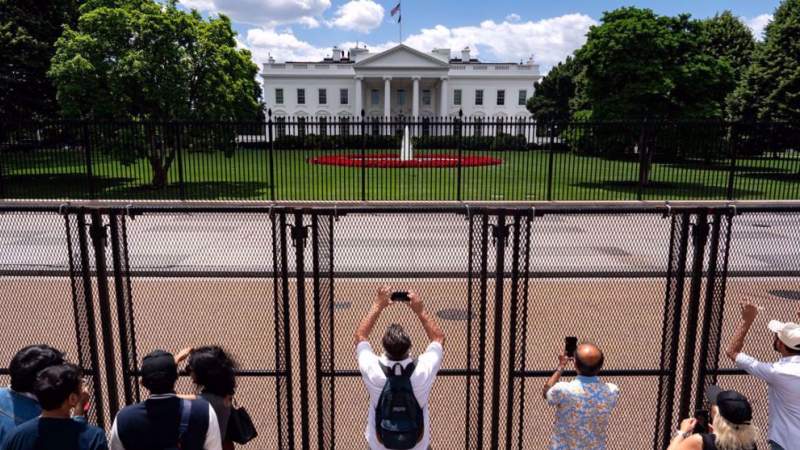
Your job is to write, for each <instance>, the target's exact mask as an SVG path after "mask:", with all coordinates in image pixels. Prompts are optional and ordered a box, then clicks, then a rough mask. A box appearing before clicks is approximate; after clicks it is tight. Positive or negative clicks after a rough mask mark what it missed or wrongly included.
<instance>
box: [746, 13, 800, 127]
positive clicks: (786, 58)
mask: <svg viewBox="0 0 800 450" xmlns="http://www.w3.org/2000/svg"><path fill="white" fill-rule="evenodd" d="M730 110H731V114H732V116H733V117H734V118H736V119H741V120H744V121H755V120H760V121H785V122H791V123H795V124H796V123H798V122H800V0H784V1H783V3H781V4H780V6H778V9H777V10H776V11H775V14H774V16H773V20H772V22H771V23H770V24H769V25H767V28H766V32H765V37H764V42H763V43H761V44H760V45H758V46H757V47H756V50H755V52H754V54H753V63H752V65H751V66H750V67H749V68H748V69H747V70H746V71H745V73H744V76H743V79H742V81H741V83H740V84H739V86H738V87H737V88H736V91H735V92H734V94H733V96H732V98H731V101H730Z"/></svg>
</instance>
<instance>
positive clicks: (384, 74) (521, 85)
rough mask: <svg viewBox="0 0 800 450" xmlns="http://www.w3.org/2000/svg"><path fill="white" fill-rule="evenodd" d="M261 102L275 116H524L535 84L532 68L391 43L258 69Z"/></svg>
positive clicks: (535, 67) (536, 74)
mask: <svg viewBox="0 0 800 450" xmlns="http://www.w3.org/2000/svg"><path fill="white" fill-rule="evenodd" d="M261 76H262V78H263V83H264V84H263V88H264V101H265V104H266V107H267V108H268V109H270V110H272V114H273V116H274V117H308V118H319V117H330V118H335V117H339V118H345V117H349V118H352V117H357V116H359V115H361V113H362V111H363V113H364V114H365V115H366V116H367V117H423V118H424V117H456V116H458V115H459V113H460V112H462V113H463V115H464V116H468V117H475V118H487V119H489V118H510V117H527V116H529V113H528V111H527V109H526V108H525V104H526V102H527V100H528V98H530V97H531V96H532V95H533V89H534V83H535V82H537V81H539V80H540V79H541V75H540V74H539V67H538V65H536V64H534V63H533V61H532V60H529V61H528V62H527V63H507V64H505V63H482V62H480V61H478V60H477V59H474V58H471V57H470V52H469V49H464V50H463V51H462V52H461V54H460V55H459V57H456V58H452V57H451V53H450V50H449V49H436V50H434V51H432V52H430V53H424V52H421V51H419V50H416V49H413V48H411V47H408V46H406V45H403V44H401V45H398V46H396V47H393V48H391V49H389V50H386V51H384V52H380V53H369V52H368V51H367V50H366V49H364V48H353V49H350V52H349V53H348V54H345V53H344V52H343V51H342V50H340V49H337V48H335V47H334V49H333V54H332V57H330V58H325V60H323V61H320V62H285V63H276V62H275V61H273V60H270V61H269V62H268V63H266V64H264V67H263V72H262V74H261Z"/></svg>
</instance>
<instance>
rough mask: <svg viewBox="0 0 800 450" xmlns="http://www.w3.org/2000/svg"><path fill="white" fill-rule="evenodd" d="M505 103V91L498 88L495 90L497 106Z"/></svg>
mask: <svg viewBox="0 0 800 450" xmlns="http://www.w3.org/2000/svg"><path fill="white" fill-rule="evenodd" d="M505 104H506V91H504V90H502V89H499V90H498V91H497V106H503V105H505Z"/></svg>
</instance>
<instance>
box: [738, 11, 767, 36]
mask: <svg viewBox="0 0 800 450" xmlns="http://www.w3.org/2000/svg"><path fill="white" fill-rule="evenodd" d="M771 21H772V14H761V15H760V16H756V17H752V18H749V19H748V18H744V23H745V25H747V26H748V27H749V28H750V30H751V31H752V32H753V35H754V36H755V37H756V40H759V41H760V40H763V39H764V28H766V26H767V24H768V23H770V22H771Z"/></svg>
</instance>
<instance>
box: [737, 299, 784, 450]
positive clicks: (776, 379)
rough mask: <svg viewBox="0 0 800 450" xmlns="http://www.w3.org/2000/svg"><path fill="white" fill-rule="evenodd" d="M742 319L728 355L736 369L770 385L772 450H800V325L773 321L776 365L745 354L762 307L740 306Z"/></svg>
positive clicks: (746, 303) (769, 435) (770, 325)
mask: <svg viewBox="0 0 800 450" xmlns="http://www.w3.org/2000/svg"><path fill="white" fill-rule="evenodd" d="M740 308H741V320H740V322H739V325H738V326H737V327H736V331H735V332H734V333H733V338H731V341H730V343H729V344H728V347H727V348H726V349H725V354H726V355H727V356H728V358H730V359H731V360H732V361H734V362H735V363H736V366H737V367H739V368H740V369H743V370H745V371H746V372H747V373H749V374H750V375H753V376H754V377H756V378H758V379H760V380H763V381H765V382H766V383H767V388H768V396H769V433H768V435H767V437H768V439H769V445H770V448H771V449H772V450H783V449H793V448H798V444H797V442H798V436H800V324H796V323H792V322H786V323H783V322H778V321H777V320H772V321H770V322H769V323H768V324H767V328H768V329H769V331H771V332H772V333H774V335H773V338H772V348H773V349H774V350H775V351H776V352H777V353H778V354H779V355H780V359H779V360H778V361H777V362H774V363H765V362H761V361H759V360H757V359H755V358H753V357H752V356H750V355H748V354H746V353H744V352H742V349H743V348H744V340H745V338H746V337H747V333H748V332H749V331H750V327H752V326H753V323H754V322H755V321H756V317H758V310H759V307H758V306H757V305H755V304H753V303H752V302H750V301H745V302H742V303H741V304H740Z"/></svg>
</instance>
